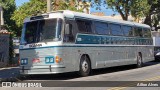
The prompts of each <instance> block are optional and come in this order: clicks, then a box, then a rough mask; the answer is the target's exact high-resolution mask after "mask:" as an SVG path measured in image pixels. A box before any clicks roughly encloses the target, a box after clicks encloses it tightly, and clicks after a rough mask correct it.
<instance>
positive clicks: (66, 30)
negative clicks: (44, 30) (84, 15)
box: [65, 24, 70, 35]
mask: <svg viewBox="0 0 160 90" xmlns="http://www.w3.org/2000/svg"><path fill="white" fill-rule="evenodd" d="M69 26H70V25H69V24H66V25H65V34H66V35H68V34H70V32H69V28H70V27H69Z"/></svg>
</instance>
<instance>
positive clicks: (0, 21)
mask: <svg viewBox="0 0 160 90" xmlns="http://www.w3.org/2000/svg"><path fill="white" fill-rule="evenodd" d="M3 24H4V20H3V8H2V6H0V30H1V29H2V28H1V26H2V25H3Z"/></svg>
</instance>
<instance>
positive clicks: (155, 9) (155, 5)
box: [144, 0, 160, 31]
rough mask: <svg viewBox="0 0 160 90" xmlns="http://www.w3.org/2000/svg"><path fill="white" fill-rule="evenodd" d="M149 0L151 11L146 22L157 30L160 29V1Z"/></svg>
mask: <svg viewBox="0 0 160 90" xmlns="http://www.w3.org/2000/svg"><path fill="white" fill-rule="evenodd" d="M148 2H149V4H150V5H151V8H150V9H149V13H148V14H147V15H146V18H145V20H144V23H145V24H148V25H150V26H151V27H154V28H155V30H156V31H157V30H158V29H160V27H159V26H158V25H159V22H160V1H159V0H157V2H152V1H150V0H148Z"/></svg>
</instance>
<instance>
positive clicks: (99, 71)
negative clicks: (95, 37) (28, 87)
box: [19, 61, 160, 81]
mask: <svg viewBox="0 0 160 90" xmlns="http://www.w3.org/2000/svg"><path fill="white" fill-rule="evenodd" d="M156 64H160V62H156V61H152V62H147V63H145V64H144V66H145V67H147V66H151V65H156ZM135 68H136V66H135V65H126V66H117V67H109V68H103V69H97V70H92V74H91V76H94V75H100V74H107V73H113V72H118V71H125V70H132V69H135ZM142 68H143V67H142ZM79 77H80V76H79V75H78V74H77V72H70V73H62V74H51V75H29V76H23V77H20V78H19V79H20V80H36V81H37V80H69V79H74V78H79Z"/></svg>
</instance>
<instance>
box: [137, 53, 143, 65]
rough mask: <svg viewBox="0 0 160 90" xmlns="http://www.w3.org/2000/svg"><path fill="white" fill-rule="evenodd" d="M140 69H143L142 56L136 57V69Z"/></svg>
mask: <svg viewBox="0 0 160 90" xmlns="http://www.w3.org/2000/svg"><path fill="white" fill-rule="evenodd" d="M141 67H143V61H142V55H141V54H139V55H138V56H137V68H141Z"/></svg>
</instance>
